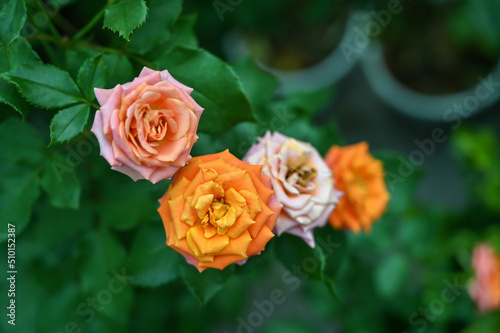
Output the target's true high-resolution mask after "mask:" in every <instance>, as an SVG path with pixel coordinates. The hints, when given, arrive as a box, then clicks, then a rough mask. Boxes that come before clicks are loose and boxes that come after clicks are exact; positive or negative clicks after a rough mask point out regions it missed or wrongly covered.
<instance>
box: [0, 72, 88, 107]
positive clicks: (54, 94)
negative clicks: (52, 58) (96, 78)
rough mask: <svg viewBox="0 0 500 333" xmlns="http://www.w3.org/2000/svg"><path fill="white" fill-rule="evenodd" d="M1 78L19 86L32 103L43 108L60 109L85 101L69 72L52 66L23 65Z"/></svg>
mask: <svg viewBox="0 0 500 333" xmlns="http://www.w3.org/2000/svg"><path fill="white" fill-rule="evenodd" d="M1 76H2V77H3V78H5V79H6V80H7V81H9V82H12V83H14V84H15V85H17V86H18V88H19V89H20V90H21V93H22V94H23V96H24V97H26V98H27V99H28V100H29V101H30V102H31V103H33V104H35V105H38V106H41V107H43V108H49V109H50V108H60V107H64V106H68V105H70V104H75V103H78V102H80V101H82V100H83V98H82V95H81V93H80V91H79V90H78V87H77V86H76V84H75V82H74V81H73V79H72V78H71V76H70V75H69V74H68V72H65V71H63V70H60V69H59V68H57V67H54V66H52V65H43V64H22V65H18V66H16V67H15V68H14V69H13V70H11V71H10V72H7V73H4V74H2V75H1Z"/></svg>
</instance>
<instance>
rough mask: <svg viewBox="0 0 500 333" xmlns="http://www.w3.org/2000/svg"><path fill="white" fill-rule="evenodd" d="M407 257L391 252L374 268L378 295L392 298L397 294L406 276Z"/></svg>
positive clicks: (407, 270) (407, 272)
mask: <svg viewBox="0 0 500 333" xmlns="http://www.w3.org/2000/svg"><path fill="white" fill-rule="evenodd" d="M409 272H410V270H409V267H408V259H406V258H405V257H404V255H402V254H398V253H395V254H392V255H390V256H389V257H387V258H385V259H384V260H383V261H382V262H381V263H380V264H379V265H378V266H377V268H376V270H375V273H374V274H375V275H374V278H375V285H376V287H377V291H378V292H379V293H380V295H382V296H384V297H386V298H392V297H394V296H396V295H397V293H398V291H399V290H400V289H401V287H402V286H403V283H404V282H405V280H406V279H407V278H408V274H409Z"/></svg>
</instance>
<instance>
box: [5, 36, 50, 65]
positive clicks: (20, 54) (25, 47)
mask: <svg viewBox="0 0 500 333" xmlns="http://www.w3.org/2000/svg"><path fill="white" fill-rule="evenodd" d="M0 59H2V61H0V72H1V73H3V72H7V71H9V70H11V69H13V68H14V67H15V66H16V65H19V64H32V63H39V64H41V63H42V61H41V60H40V58H39V57H38V55H37V54H36V52H35V51H33V49H32V48H31V45H30V44H29V43H28V41H27V40H26V39H25V38H23V37H19V38H17V39H16V40H14V41H12V42H11V43H10V44H4V45H1V46H0Z"/></svg>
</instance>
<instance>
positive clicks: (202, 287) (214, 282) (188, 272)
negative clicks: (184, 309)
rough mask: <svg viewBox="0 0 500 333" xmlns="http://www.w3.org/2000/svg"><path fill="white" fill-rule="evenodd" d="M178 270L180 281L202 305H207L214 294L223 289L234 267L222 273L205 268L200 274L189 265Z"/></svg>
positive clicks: (227, 268)
mask: <svg viewBox="0 0 500 333" xmlns="http://www.w3.org/2000/svg"><path fill="white" fill-rule="evenodd" d="M180 268H181V269H180V273H181V278H182V281H183V282H184V283H185V284H186V286H187V288H188V289H189V291H190V292H191V293H192V294H193V296H194V297H195V298H196V299H197V300H198V301H199V302H200V303H201V304H202V305H204V304H207V303H208V301H210V299H211V298H212V297H213V296H214V295H215V294H216V293H218V292H219V291H221V290H222V289H223V288H224V285H225V284H226V282H227V280H228V279H229V278H230V277H231V276H232V272H233V270H234V267H232V266H229V267H226V268H225V269H224V270H222V271H221V270H218V269H213V268H207V269H206V270H204V271H203V272H202V273H200V272H198V270H197V269H196V268H195V267H194V266H191V265H182V266H181V267H180Z"/></svg>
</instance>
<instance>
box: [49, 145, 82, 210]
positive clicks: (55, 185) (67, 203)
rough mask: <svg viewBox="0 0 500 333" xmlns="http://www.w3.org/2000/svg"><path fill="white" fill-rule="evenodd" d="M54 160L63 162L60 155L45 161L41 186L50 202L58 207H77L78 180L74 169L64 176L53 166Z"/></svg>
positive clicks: (78, 196)
mask: <svg viewBox="0 0 500 333" xmlns="http://www.w3.org/2000/svg"><path fill="white" fill-rule="evenodd" d="M54 162H59V163H64V159H63V158H62V157H61V156H60V155H56V157H55V158H54V159H53V160H50V161H47V163H45V166H44V168H43V173H42V187H43V189H44V190H45V191H46V192H47V194H48V195H49V200H50V204H51V205H52V206H54V207H58V208H73V209H77V208H78V207H79V205H80V191H81V187H80V182H79V181H78V178H77V177H76V174H75V170H74V169H71V171H68V172H66V173H69V174H68V175H67V176H65V177H61V176H60V175H59V174H58V170H57V169H56V168H54Z"/></svg>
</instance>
